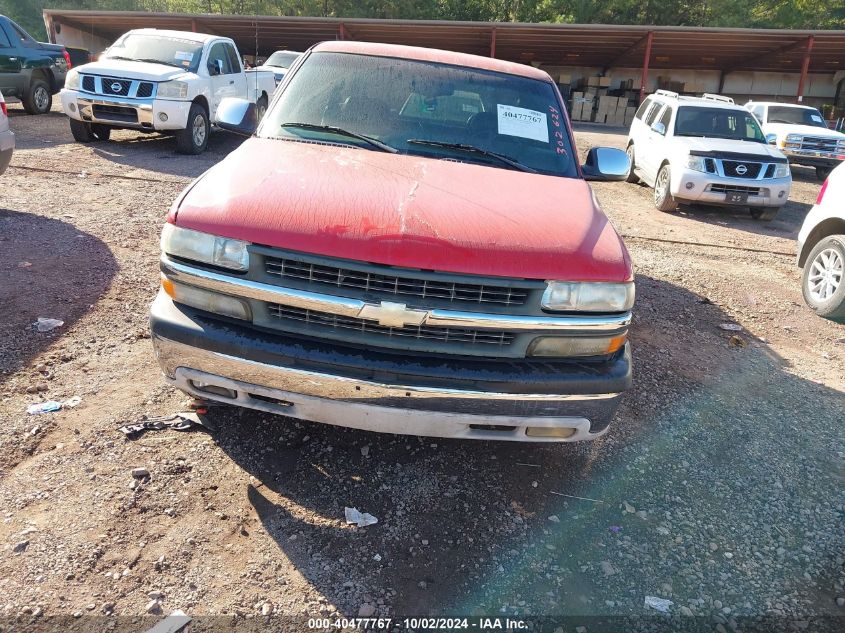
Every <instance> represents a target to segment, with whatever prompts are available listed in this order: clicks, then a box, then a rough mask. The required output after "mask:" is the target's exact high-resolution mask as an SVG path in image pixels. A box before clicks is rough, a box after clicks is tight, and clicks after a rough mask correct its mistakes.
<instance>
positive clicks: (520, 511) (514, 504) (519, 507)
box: [511, 500, 537, 519]
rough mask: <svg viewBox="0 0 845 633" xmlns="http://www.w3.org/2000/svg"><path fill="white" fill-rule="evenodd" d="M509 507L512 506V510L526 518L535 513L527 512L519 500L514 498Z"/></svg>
mask: <svg viewBox="0 0 845 633" xmlns="http://www.w3.org/2000/svg"><path fill="white" fill-rule="evenodd" d="M511 508H513V511H514V512H516V513H517V514H518V515H519V516H521V517H524V518H526V519H530V518H531V517H533V516H534V515H536V514H537V513H536V512H529V511H528V510H526V509H525V508H524V507H523V506H522V504H521V503H520V502H519V501H516V500H513V501H511Z"/></svg>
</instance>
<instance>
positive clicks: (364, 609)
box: [358, 602, 376, 618]
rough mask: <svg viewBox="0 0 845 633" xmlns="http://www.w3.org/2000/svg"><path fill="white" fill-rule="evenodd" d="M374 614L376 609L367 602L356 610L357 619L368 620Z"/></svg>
mask: <svg viewBox="0 0 845 633" xmlns="http://www.w3.org/2000/svg"><path fill="white" fill-rule="evenodd" d="M375 614H376V608H375V607H374V606H373V605H371V604H370V603H369V602H365V603H364V604H362V605H361V607H360V608H359V609H358V617H359V618H370V617H372V616H374V615H375Z"/></svg>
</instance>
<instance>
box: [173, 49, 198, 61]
mask: <svg viewBox="0 0 845 633" xmlns="http://www.w3.org/2000/svg"><path fill="white" fill-rule="evenodd" d="M173 57H175V58H176V59H178V60H179V61H180V62H189V61H191V60H192V59H193V58H194V54H193V53H185V52H183V51H176V54H175V55H174V56H173Z"/></svg>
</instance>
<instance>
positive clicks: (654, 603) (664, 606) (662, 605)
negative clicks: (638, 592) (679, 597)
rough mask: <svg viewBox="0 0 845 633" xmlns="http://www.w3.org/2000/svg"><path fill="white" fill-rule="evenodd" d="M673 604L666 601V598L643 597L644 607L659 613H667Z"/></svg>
mask: <svg viewBox="0 0 845 633" xmlns="http://www.w3.org/2000/svg"><path fill="white" fill-rule="evenodd" d="M673 604H675V603H674V602H672V601H671V600H667V599H666V598H657V597H655V596H646V597H645V606H647V607H650V608H652V609H654V610H655V611H660V613H669V607H671V606H672V605H673Z"/></svg>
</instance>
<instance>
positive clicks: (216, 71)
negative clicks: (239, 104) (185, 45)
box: [206, 42, 237, 121]
mask: <svg viewBox="0 0 845 633" xmlns="http://www.w3.org/2000/svg"><path fill="white" fill-rule="evenodd" d="M206 64H207V67H208V75H209V79H210V82H211V112H210V113H209V115H210V117H211V120H212V121H216V120H217V108H218V107H219V106H220V102H221V101H222V100H223V99H225V98H226V97H235V96H237V93H236V92H235V90H236V86H235V81H234V77H233V75H232V66H231V64H230V63H229V56H228V55H227V54H226V43H225V42H215V43H214V44H212V45H211V49H210V50H209V51H208V61H207V62H206Z"/></svg>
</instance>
